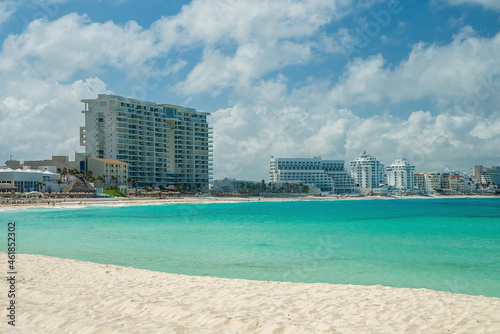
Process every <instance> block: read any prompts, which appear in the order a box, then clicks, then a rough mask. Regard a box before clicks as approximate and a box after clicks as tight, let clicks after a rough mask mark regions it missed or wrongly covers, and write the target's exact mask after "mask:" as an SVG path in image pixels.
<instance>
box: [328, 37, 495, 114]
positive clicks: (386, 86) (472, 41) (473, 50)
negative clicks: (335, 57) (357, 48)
mask: <svg viewBox="0 0 500 334" xmlns="http://www.w3.org/2000/svg"><path fill="white" fill-rule="evenodd" d="M498 54H500V33H498V34H497V35H496V36H493V37H492V38H480V37H477V36H475V33H474V31H472V29H470V28H468V27H466V28H464V29H463V30H462V31H461V32H460V33H459V34H457V35H456V36H454V39H453V41H452V42H451V43H450V44H448V45H444V46H438V45H434V44H433V45H426V44H424V43H419V44H417V45H415V46H414V47H413V49H412V51H411V52H410V54H409V56H408V58H407V59H406V60H405V61H403V62H401V63H400V64H398V65H396V66H389V65H390V64H386V62H385V60H384V58H383V57H382V55H380V54H379V55H376V56H373V57H370V58H368V59H359V58H358V59H356V60H354V61H353V62H352V63H350V64H348V66H347V69H346V71H345V73H344V74H343V77H342V78H341V80H340V82H339V83H338V84H337V85H336V86H335V87H334V88H333V89H332V91H331V95H330V99H331V101H332V103H336V104H337V105H341V106H342V105H355V104H360V103H377V104H378V103H381V102H382V101H386V100H388V101H389V102H391V103H400V102H404V101H408V100H419V99H423V98H426V97H430V98H432V99H433V100H434V101H436V102H437V103H438V104H441V103H442V104H450V103H451V104H455V106H456V107H457V108H460V109H465V110H470V109H471V107H472V108H475V107H477V106H476V104H477V103H476V102H479V103H486V102H487V100H490V101H494V102H498V98H497V97H498V94H493V93H494V92H495V91H496V92H498V90H499V89H500V80H498V78H496V76H498V75H500V58H499V57H496V56H495V55H498ZM488 81H490V83H489V84H486V83H487V82H488ZM469 100H472V102H471V103H470V105H468V104H469V102H470V101H469Z"/></svg>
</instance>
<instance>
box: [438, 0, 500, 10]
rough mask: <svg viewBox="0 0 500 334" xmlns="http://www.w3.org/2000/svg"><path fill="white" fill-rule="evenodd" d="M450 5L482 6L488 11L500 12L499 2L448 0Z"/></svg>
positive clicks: (490, 0) (492, 0) (491, 0)
mask: <svg viewBox="0 0 500 334" xmlns="http://www.w3.org/2000/svg"><path fill="white" fill-rule="evenodd" d="M447 1H448V3H449V4H450V5H462V4H471V5H481V6H483V7H484V8H486V9H493V10H496V11H500V2H498V0H447Z"/></svg>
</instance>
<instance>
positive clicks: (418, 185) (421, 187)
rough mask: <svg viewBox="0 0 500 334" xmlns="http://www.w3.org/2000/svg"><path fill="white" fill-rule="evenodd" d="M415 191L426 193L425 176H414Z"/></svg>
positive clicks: (416, 174) (417, 174) (419, 174)
mask: <svg viewBox="0 0 500 334" xmlns="http://www.w3.org/2000/svg"><path fill="white" fill-rule="evenodd" d="M413 189H414V190H415V191H418V192H420V193H425V192H426V190H425V174H424V173H415V174H413Z"/></svg>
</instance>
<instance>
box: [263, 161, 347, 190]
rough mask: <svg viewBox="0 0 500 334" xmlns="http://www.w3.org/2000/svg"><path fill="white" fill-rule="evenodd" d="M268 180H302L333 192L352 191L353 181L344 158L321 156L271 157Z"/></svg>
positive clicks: (272, 181) (275, 181) (273, 181)
mask: <svg viewBox="0 0 500 334" xmlns="http://www.w3.org/2000/svg"><path fill="white" fill-rule="evenodd" d="M269 182H271V183H280V182H303V183H305V184H311V185H314V186H316V187H318V188H320V189H321V191H324V192H332V193H335V194H346V193H351V192H353V191H354V181H353V179H352V178H351V176H350V175H349V173H348V172H347V171H346V169H345V163H344V160H322V159H321V157H315V158H275V157H271V162H270V169H269Z"/></svg>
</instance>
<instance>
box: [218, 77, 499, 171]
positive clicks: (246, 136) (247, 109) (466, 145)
mask: <svg viewBox="0 0 500 334" xmlns="http://www.w3.org/2000/svg"><path fill="white" fill-rule="evenodd" d="M262 87H266V89H267V90H270V89H273V88H274V89H276V90H278V91H280V90H281V89H282V87H279V85H277V84H276V82H274V83H271V84H269V83H262ZM259 89H260V88H256V90H255V91H254V93H256V92H257V91H259ZM318 89H319V92H318V94H320V95H321V90H322V88H318ZM309 90H310V91H313V90H314V88H313V87H310V88H309ZM269 94H270V95H272V94H273V93H271V92H269ZM294 94H295V93H294V92H292V93H291V94H290V95H287V96H286V95H285V97H284V99H282V100H281V103H280V105H281V107H268V105H267V102H266V101H265V99H263V100H259V99H257V100H256V101H254V103H253V104H251V103H246V102H242V103H239V104H237V105H235V106H234V107H232V108H227V109H224V110H219V111H217V112H215V113H214V114H213V124H214V129H215V136H214V152H217V154H216V155H215V157H214V166H215V170H216V173H215V177H216V178H223V177H228V176H229V177H236V178H248V179H254V180H260V179H262V178H266V179H267V173H268V168H269V167H268V166H269V158H270V157H271V155H274V156H278V157H311V156H319V155H321V156H322V157H323V158H324V159H345V160H347V164H348V161H349V160H351V159H353V158H354V157H356V156H357V155H358V154H359V153H361V152H362V151H365V150H366V151H367V152H368V153H369V154H372V155H374V156H376V157H377V158H378V159H380V160H381V161H382V162H383V163H386V164H388V163H391V162H392V160H393V159H394V158H396V157H406V158H408V159H409V160H410V161H411V162H412V163H414V164H415V165H416V168H417V171H425V170H429V171H432V170H437V171H440V170H443V169H444V168H445V167H446V165H447V166H449V167H450V168H453V169H457V170H461V171H464V172H469V169H470V167H472V164H474V163H475V162H477V161H480V162H482V163H483V164H486V165H493V164H498V161H495V159H497V158H498V157H495V156H492V155H491V154H492V152H495V150H496V148H495V145H496V144H495V143H497V142H499V141H500V113H498V112H495V113H492V114H491V115H489V116H488V115H485V114H484V113H482V112H480V111H477V112H472V113H469V112H467V113H465V112H460V113H457V112H454V111H451V110H449V111H445V112H442V113H440V114H432V113H431V112H429V111H415V112H413V113H411V115H410V116H409V117H408V118H405V119H401V118H398V117H394V116H390V115H388V114H387V115H377V116H372V117H369V118H362V117H359V116H356V115H355V114H354V113H353V112H352V111H350V110H349V109H337V108H334V107H332V106H331V105H328V103H327V102H326V100H323V101H317V100H314V97H311V98H309V99H306V100H301V102H299V103H297V97H296V96H294ZM445 164H446V165H445Z"/></svg>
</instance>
